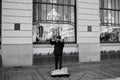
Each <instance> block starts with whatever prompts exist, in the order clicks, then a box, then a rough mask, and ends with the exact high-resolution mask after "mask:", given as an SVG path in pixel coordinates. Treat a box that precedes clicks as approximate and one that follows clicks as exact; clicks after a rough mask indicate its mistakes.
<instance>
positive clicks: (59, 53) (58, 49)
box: [50, 41, 64, 56]
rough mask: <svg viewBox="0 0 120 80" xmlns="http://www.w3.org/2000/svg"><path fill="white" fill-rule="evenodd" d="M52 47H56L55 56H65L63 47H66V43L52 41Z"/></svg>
mask: <svg viewBox="0 0 120 80" xmlns="http://www.w3.org/2000/svg"><path fill="white" fill-rule="evenodd" d="M50 44H51V45H55V46H54V55H56V56H62V54H63V47H64V42H61V41H58V42H57V41H50Z"/></svg>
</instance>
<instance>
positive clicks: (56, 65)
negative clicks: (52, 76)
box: [54, 55, 62, 69]
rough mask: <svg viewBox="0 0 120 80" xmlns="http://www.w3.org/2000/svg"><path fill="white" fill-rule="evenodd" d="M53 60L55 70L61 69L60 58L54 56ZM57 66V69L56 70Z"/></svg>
mask: <svg viewBox="0 0 120 80" xmlns="http://www.w3.org/2000/svg"><path fill="white" fill-rule="evenodd" d="M54 58H55V69H61V68H62V56H57V55H54ZM58 65H59V68H58Z"/></svg>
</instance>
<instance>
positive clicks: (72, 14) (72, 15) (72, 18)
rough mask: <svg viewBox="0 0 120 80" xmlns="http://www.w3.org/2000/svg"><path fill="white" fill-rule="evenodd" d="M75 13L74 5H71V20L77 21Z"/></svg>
mask: <svg viewBox="0 0 120 80" xmlns="http://www.w3.org/2000/svg"><path fill="white" fill-rule="evenodd" d="M74 18H75V13H74V7H71V22H75V19H74Z"/></svg>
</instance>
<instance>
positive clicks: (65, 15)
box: [64, 6, 68, 21]
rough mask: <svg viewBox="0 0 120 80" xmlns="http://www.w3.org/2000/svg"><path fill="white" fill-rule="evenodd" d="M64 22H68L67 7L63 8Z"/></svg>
mask: <svg viewBox="0 0 120 80" xmlns="http://www.w3.org/2000/svg"><path fill="white" fill-rule="evenodd" d="M64 21H68V7H67V6H64Z"/></svg>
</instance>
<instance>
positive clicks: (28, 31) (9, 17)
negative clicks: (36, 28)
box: [2, 0, 32, 44]
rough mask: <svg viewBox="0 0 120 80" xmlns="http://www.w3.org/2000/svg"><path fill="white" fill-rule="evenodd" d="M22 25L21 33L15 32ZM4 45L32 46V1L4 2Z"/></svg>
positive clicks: (14, 0) (4, 0)
mask: <svg viewBox="0 0 120 80" xmlns="http://www.w3.org/2000/svg"><path fill="white" fill-rule="evenodd" d="M14 23H20V29H21V30H20V31H15V30H14ZM2 40H3V41H2V44H25V43H26V44H32V0H25V1H23V0H3V1H2Z"/></svg>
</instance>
